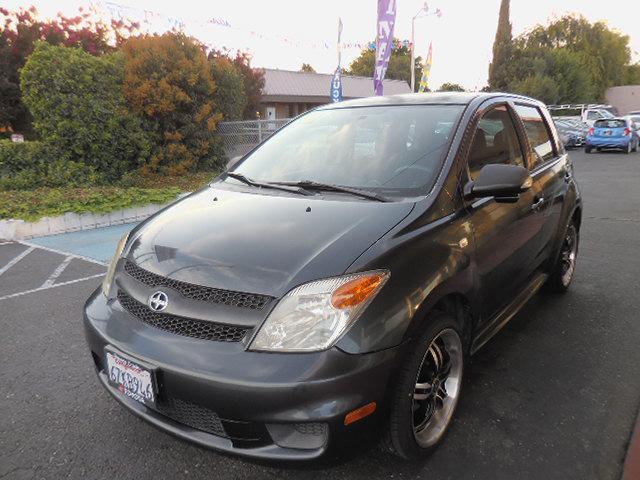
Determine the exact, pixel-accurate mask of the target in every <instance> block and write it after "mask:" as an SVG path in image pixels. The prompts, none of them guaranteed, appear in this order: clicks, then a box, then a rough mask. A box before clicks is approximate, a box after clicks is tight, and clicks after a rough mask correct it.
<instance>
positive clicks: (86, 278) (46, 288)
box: [0, 273, 104, 301]
mask: <svg viewBox="0 0 640 480" xmlns="http://www.w3.org/2000/svg"><path fill="white" fill-rule="evenodd" d="M103 275H104V273H98V274H96V275H91V276H89V277H83V278H77V279H76V280H69V281H68V282H62V283H56V284H55V285H51V286H50V287H38V288H34V289H32V290H25V291H24V292H18V293H12V294H10V295H4V296H2V297H0V301H2V300H6V299H7V298H14V297H20V296H22V295H27V294H28V293H35V292H40V291H42V290H51V289H52V288H58V287H63V286H65V285H71V284H72V283H78V282H84V281H85V280H91V279H92V278H98V277H101V276H103Z"/></svg>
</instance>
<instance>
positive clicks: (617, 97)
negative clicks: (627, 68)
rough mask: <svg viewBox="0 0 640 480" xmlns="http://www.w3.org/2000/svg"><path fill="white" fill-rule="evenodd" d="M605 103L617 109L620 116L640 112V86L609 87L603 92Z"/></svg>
mask: <svg viewBox="0 0 640 480" xmlns="http://www.w3.org/2000/svg"><path fill="white" fill-rule="evenodd" d="M604 95H605V98H606V99H607V103H608V104H610V105H613V106H614V107H616V108H617V109H618V113H619V114H620V115H626V114H627V113H629V112H630V111H632V110H640V85H625V86H623V87H611V88H609V89H608V90H607V91H606V92H605V94H604Z"/></svg>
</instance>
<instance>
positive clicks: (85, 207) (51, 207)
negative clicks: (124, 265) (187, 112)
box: [0, 187, 180, 222]
mask: <svg viewBox="0 0 640 480" xmlns="http://www.w3.org/2000/svg"><path fill="white" fill-rule="evenodd" d="M179 193H180V189H179V188H176V187H172V188H163V189H153V188H147V189H145V188H117V187H91V188H68V187H65V188H38V189H35V190H23V191H18V190H14V191H5V192H0V220H2V219H7V218H20V219H23V220H26V221H30V222H33V221H35V220H38V219H39V218H41V217H55V216H58V215H62V214H64V213H67V212H75V213H86V212H91V213H107V212H112V211H114V210H120V209H125V208H131V207H136V206H143V205H149V204H152V203H156V204H165V203H168V202H170V201H172V200H175V199H176V197H177V196H178V194H179Z"/></svg>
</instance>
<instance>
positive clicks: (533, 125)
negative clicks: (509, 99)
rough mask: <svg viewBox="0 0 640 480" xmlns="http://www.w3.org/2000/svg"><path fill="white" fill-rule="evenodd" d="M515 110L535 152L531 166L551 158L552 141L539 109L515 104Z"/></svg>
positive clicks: (552, 154) (552, 155)
mask: <svg viewBox="0 0 640 480" xmlns="http://www.w3.org/2000/svg"><path fill="white" fill-rule="evenodd" d="M516 112H518V115H520V118H521V119H522V122H523V123H524V128H525V131H526V132H527V137H528V138H529V143H530V144H531V148H533V151H534V152H535V156H536V158H535V163H534V164H533V165H531V168H534V167H536V166H537V165H539V164H540V163H542V162H546V161H547V160H550V159H552V158H553V157H554V153H553V143H552V142H551V136H550V135H549V129H548V128H547V124H546V123H545V121H544V119H543V118H542V114H541V113H540V110H538V109H537V108H536V107H527V106H525V105H516Z"/></svg>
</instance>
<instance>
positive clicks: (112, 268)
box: [102, 233, 129, 297]
mask: <svg viewBox="0 0 640 480" xmlns="http://www.w3.org/2000/svg"><path fill="white" fill-rule="evenodd" d="M127 238H129V234H128V233H127V234H126V235H125V236H124V237H122V238H121V239H120V241H119V242H118V246H117V247H116V253H115V254H114V255H113V258H112V259H111V262H109V268H108V269H107V273H106V274H105V276H104V279H103V280H102V293H104V295H105V296H106V297H108V296H109V290H111V284H112V283H113V275H114V274H115V273H116V265H117V264H118V259H119V258H120V255H122V251H123V250H124V246H125V245H126V244H127Z"/></svg>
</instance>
